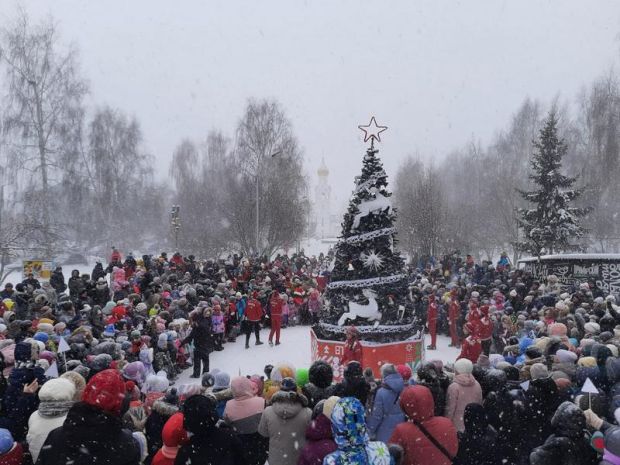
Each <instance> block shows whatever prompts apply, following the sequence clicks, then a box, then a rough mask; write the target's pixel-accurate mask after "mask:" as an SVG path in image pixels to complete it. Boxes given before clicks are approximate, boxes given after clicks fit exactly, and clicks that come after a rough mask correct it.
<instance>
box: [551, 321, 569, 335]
mask: <svg viewBox="0 0 620 465" xmlns="http://www.w3.org/2000/svg"><path fill="white" fill-rule="evenodd" d="M567 334H568V329H567V328H566V325H565V324H564V323H552V324H550V325H549V336H558V337H563V336H566V335H567Z"/></svg>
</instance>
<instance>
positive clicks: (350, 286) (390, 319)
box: [315, 117, 417, 342]
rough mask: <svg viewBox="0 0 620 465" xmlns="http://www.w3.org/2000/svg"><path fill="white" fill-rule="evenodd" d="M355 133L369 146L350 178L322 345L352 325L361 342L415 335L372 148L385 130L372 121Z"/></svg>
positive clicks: (383, 180)
mask: <svg viewBox="0 0 620 465" xmlns="http://www.w3.org/2000/svg"><path fill="white" fill-rule="evenodd" d="M360 129H362V130H363V131H364V132H365V134H366V137H365V139H364V141H365V142H366V141H368V140H370V141H371V145H370V148H369V149H368V150H367V151H366V155H365V156H364V160H363V166H362V174H361V175H360V176H358V177H356V178H355V190H354V191H353V194H352V197H351V200H350V202H349V208H348V210H347V213H346V214H345V216H344V220H343V222H342V234H341V235H340V237H339V241H338V243H337V244H336V246H335V257H334V267H333V270H332V274H331V279H330V282H329V284H328V286H327V290H326V292H325V305H324V308H323V312H322V316H321V321H320V323H319V324H318V325H316V327H315V332H316V333H317V336H318V337H319V338H323V339H344V332H345V329H346V327H347V326H349V325H355V326H356V327H357V328H358V330H359V332H360V334H361V338H362V339H363V340H367V341H376V342H389V341H402V340H405V339H408V338H410V337H413V336H415V335H416V329H417V325H416V324H415V319H414V315H413V311H412V308H411V307H410V306H409V305H408V304H407V299H406V296H407V292H408V289H407V274H406V272H405V265H404V261H403V259H402V257H401V255H400V253H399V251H398V250H397V249H396V248H395V244H396V228H395V227H394V224H395V222H396V212H395V210H394V209H393V208H392V203H391V196H392V194H391V192H389V191H388V189H387V185H388V182H387V174H386V172H385V171H384V169H383V165H382V163H381V160H380V159H379V157H378V156H377V153H378V152H379V151H378V150H377V149H376V148H375V147H374V142H375V140H377V141H380V138H379V134H380V133H381V132H383V131H384V130H385V129H387V128H385V127H383V126H377V124H376V122H375V119H374V117H373V118H372V119H371V122H370V124H369V125H368V126H360Z"/></svg>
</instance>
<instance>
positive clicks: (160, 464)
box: [151, 413, 189, 465]
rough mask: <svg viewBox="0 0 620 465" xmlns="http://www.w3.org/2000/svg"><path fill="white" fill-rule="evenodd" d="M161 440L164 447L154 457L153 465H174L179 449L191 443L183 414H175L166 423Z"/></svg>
mask: <svg viewBox="0 0 620 465" xmlns="http://www.w3.org/2000/svg"><path fill="white" fill-rule="evenodd" d="M161 438H162V441H163V446H162V447H161V449H159V450H158V451H157V453H156V454H155V456H154V457H153V461H152V462H151V465H174V461H175V459H176V457H177V454H178V453H179V449H180V448H181V446H184V445H185V444H187V443H188V442H189V437H188V435H187V431H186V430H185V428H184V427H183V414H182V413H175V414H174V415H172V416H171V417H170V418H169V419H168V421H166V424H165V425H164V428H163V430H162V433H161Z"/></svg>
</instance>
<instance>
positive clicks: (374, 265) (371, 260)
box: [360, 249, 385, 271]
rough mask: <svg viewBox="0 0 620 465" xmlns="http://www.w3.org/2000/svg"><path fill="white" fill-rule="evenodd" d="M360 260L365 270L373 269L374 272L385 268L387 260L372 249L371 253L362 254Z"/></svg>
mask: <svg viewBox="0 0 620 465" xmlns="http://www.w3.org/2000/svg"><path fill="white" fill-rule="evenodd" d="M360 259H361V261H362V263H363V265H364V267H365V268H371V269H373V270H375V271H376V270H379V269H381V268H382V267H383V262H384V261H385V258H383V256H382V255H381V254H379V253H377V252H375V250H374V249H371V250H370V252H369V253H366V252H362V254H361V255H360Z"/></svg>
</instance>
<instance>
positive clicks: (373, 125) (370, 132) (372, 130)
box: [358, 116, 387, 148]
mask: <svg viewBox="0 0 620 465" xmlns="http://www.w3.org/2000/svg"><path fill="white" fill-rule="evenodd" d="M358 128H360V129H361V130H362V131H364V142H368V140H370V144H371V148H372V147H374V142H375V140H376V141H377V142H381V135H380V134H381V133H382V132H383V131H387V126H379V125H378V124H377V121H376V120H375V117H374V116H373V117H372V118H370V123H368V124H367V125H366V126H362V125H360V126H358Z"/></svg>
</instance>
